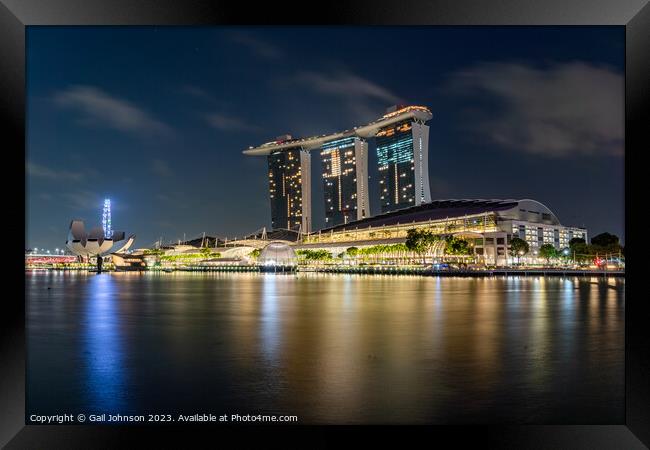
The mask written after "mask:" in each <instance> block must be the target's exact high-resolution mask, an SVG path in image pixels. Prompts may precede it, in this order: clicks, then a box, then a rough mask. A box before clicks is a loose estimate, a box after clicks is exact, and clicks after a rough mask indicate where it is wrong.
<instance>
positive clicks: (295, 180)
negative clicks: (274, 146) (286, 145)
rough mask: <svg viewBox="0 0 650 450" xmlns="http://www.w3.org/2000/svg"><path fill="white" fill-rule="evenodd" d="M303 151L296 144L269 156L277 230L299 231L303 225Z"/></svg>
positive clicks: (270, 192) (272, 204) (274, 218)
mask: <svg viewBox="0 0 650 450" xmlns="http://www.w3.org/2000/svg"><path fill="white" fill-rule="evenodd" d="M302 153H303V152H302V151H301V149H300V148H298V147H296V148H291V149H288V150H282V151H278V152H274V153H271V154H270V155H269V156H268V162H269V195H270V199H271V225H272V227H273V229H278V228H286V229H290V230H296V229H298V227H299V226H300V225H301V224H302V219H303V188H302V164H301V158H302Z"/></svg>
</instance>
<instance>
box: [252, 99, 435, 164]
mask: <svg viewBox="0 0 650 450" xmlns="http://www.w3.org/2000/svg"><path fill="white" fill-rule="evenodd" d="M432 117H433V115H432V114H431V111H429V109H428V108H427V107H425V106H406V107H404V108H401V109H398V110H396V111H393V112H389V113H387V114H384V115H383V116H381V117H380V118H379V119H377V120H375V121H374V122H370V123H369V124H367V125H363V126H360V127H355V128H354V129H352V130H345V131H341V132H338V133H331V134H322V135H320V136H311V137H306V138H299V139H280V140H277V141H271V142H267V143H265V144H262V145H259V146H257V147H250V148H248V149H247V150H244V151H243V152H242V153H244V154H245V155H251V156H264V155H269V154H271V153H273V152H275V151H278V150H282V149H286V148H295V147H300V148H302V149H303V150H312V149H315V148H318V147H320V146H321V145H323V144H324V143H325V142H328V141H332V140H334V139H341V138H344V137H350V136H358V137H362V138H369V137H372V136H374V135H375V134H377V133H378V132H379V130H380V129H381V128H383V127H386V126H388V125H392V124H394V123H397V122H401V121H402V120H407V119H417V120H422V121H424V122H426V121H427V120H429V119H431V118H432Z"/></svg>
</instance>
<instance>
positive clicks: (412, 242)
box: [405, 228, 425, 254]
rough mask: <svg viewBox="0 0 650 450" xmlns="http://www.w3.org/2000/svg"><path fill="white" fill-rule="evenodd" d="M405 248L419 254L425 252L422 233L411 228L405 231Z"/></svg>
mask: <svg viewBox="0 0 650 450" xmlns="http://www.w3.org/2000/svg"><path fill="white" fill-rule="evenodd" d="M405 244H406V248H408V249H409V250H410V251H412V252H415V253H418V254H421V253H423V252H424V250H425V246H424V241H423V239H422V232H421V231H420V230H418V229H417V228H411V229H410V230H407V231H406V242H405Z"/></svg>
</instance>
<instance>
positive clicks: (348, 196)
mask: <svg viewBox="0 0 650 450" xmlns="http://www.w3.org/2000/svg"><path fill="white" fill-rule="evenodd" d="M357 142H358V138H356V137H354V136H352V137H346V138H342V139H337V140H335V141H331V142H327V143H325V144H323V146H322V147H321V152H320V154H321V162H322V168H323V194H324V199H325V226H326V227H329V226H334V225H339V224H344V223H348V222H351V221H354V220H356V219H357V217H358V216H359V215H358V213H357V209H358V207H359V205H358V203H359V202H358V192H357V190H358V186H357V176H358V174H357V170H356V168H357V162H358V161H357V154H356V153H357V152H356V147H357V145H355V144H356V143H357ZM359 182H360V183H361V184H362V185H364V186H365V183H364V180H359ZM362 203H363V202H362ZM364 217H365V215H364Z"/></svg>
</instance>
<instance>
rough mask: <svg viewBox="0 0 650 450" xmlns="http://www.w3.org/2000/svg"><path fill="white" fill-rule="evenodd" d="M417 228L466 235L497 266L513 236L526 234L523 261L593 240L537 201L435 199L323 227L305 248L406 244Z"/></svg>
mask: <svg viewBox="0 0 650 450" xmlns="http://www.w3.org/2000/svg"><path fill="white" fill-rule="evenodd" d="M411 228H421V229H428V230H431V231H432V232H433V233H434V234H436V235H441V236H456V237H460V238H463V239H466V240H467V241H468V242H469V243H470V247H471V248H472V253H473V254H474V255H476V256H477V257H478V258H479V259H481V260H483V261H484V262H485V263H486V264H489V265H497V266H503V265H506V264H509V263H512V262H513V260H514V259H513V257H512V256H510V255H508V247H509V244H510V241H511V240H512V238H513V237H521V238H522V239H524V240H526V241H527V242H528V244H529V246H530V252H529V253H528V254H527V255H525V257H524V258H522V261H526V260H534V259H536V255H537V252H538V249H539V247H540V246H541V245H542V244H552V245H553V246H554V247H555V248H556V249H563V248H566V247H568V245H569V241H570V240H571V239H572V238H584V239H585V240H586V239H587V230H585V229H584V228H575V227H566V226H563V225H562V224H561V223H560V221H559V220H558V218H557V217H556V216H555V214H553V212H552V211H551V210H550V209H548V208H547V207H546V206H544V205H543V204H541V203H539V202H537V201H535V200H529V199H525V200H435V201H433V202H431V203H426V204H422V205H420V206H413V207H411V208H405V209H401V210H399V211H392V212H388V213H385V214H380V215H378V216H375V217H371V218H367V219H363V220H359V221H355V222H351V223H348V224H344V225H338V226H335V227H331V228H328V229H324V230H321V231H320V232H318V233H314V234H312V235H310V236H305V238H304V239H303V242H302V245H301V246H300V247H302V248H325V249H328V250H330V251H331V252H332V253H340V252H343V251H345V250H346V249H347V248H348V247H351V246H354V247H363V246H372V245H377V244H393V243H400V242H404V241H405V240H406V233H407V231H408V230H409V229H411ZM443 250H444V246H442V245H441V246H439V247H438V248H437V249H436V250H435V252H437V254H438V256H442V251H443Z"/></svg>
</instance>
